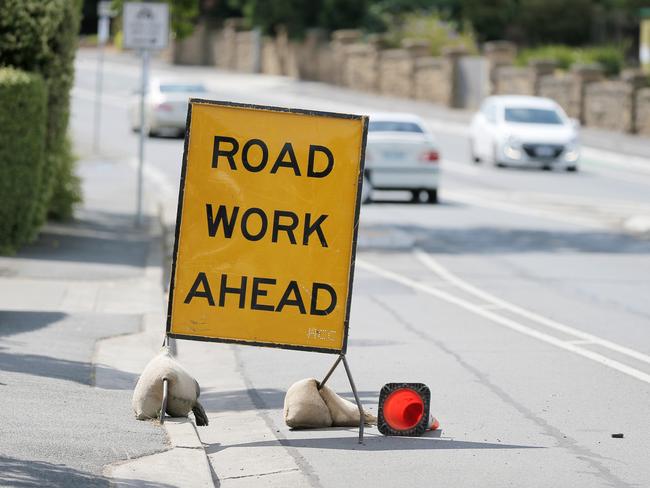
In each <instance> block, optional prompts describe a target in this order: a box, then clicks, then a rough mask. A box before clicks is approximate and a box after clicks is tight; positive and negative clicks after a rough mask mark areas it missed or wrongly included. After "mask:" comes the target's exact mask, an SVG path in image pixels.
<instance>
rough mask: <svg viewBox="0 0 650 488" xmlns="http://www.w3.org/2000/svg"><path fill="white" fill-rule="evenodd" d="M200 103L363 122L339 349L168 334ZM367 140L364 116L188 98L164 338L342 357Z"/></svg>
mask: <svg viewBox="0 0 650 488" xmlns="http://www.w3.org/2000/svg"><path fill="white" fill-rule="evenodd" d="M193 104H201V105H206V104H207V105H218V106H221V107H234V108H244V109H253V110H266V111H270V112H280V113H291V114H298V115H308V116H317V117H331V118H337V119H353V120H361V121H363V134H362V138H361V153H360V161H359V178H358V180H357V201H356V205H355V210H354V228H353V235H352V254H351V256H350V270H349V282H348V296H347V302H346V307H345V318H344V321H343V346H342V347H341V349H332V348H324V347H310V346H297V345H291V344H274V343H269V342H256V341H243V340H238V339H223V338H215V337H205V336H195V335H185V334H173V333H171V326H172V323H171V322H172V303H173V301H174V286H175V284H176V258H177V256H178V240H179V234H180V223H181V217H182V215H183V196H184V194H185V176H186V173H187V153H188V149H189V140H190V125H191V122H192V105H193ZM367 138H368V116H366V115H353V114H342V113H337V112H323V111H319V110H306V109H300V108H286V107H275V106H270V105H255V104H249V103H238V102H228V101H220V100H206V99H203V98H190V100H189V103H188V108H187V119H186V122H185V142H184V145H183V165H182V167H181V181H180V187H179V190H178V207H177V210H176V229H175V231H174V251H173V255H172V269H171V275H170V279H169V299H168V302H167V328H166V335H167V337H172V338H174V339H185V340H192V341H204V342H220V343H226V344H241V345H246V346H258V347H272V348H278V349H290V350H296V351H308V352H320V353H326V354H346V352H347V348H348V331H349V328H350V309H351V305H352V287H353V284H354V268H355V262H356V255H357V234H358V231H359V212H360V210H361V190H362V187H363V173H364V164H365V159H366V158H365V156H366V142H367Z"/></svg>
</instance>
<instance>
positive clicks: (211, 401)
mask: <svg viewBox="0 0 650 488" xmlns="http://www.w3.org/2000/svg"><path fill="white" fill-rule="evenodd" d="M286 393H287V392H286V391H284V390H279V389H276V388H255V389H253V390H230V391H209V390H207V391H202V392H201V403H202V404H203V406H204V407H205V409H206V410H208V411H212V412H223V411H241V410H250V409H251V408H253V407H252V406H251V403H253V405H254V408H255V409H257V410H282V408H284V396H285V395H286ZM337 393H339V395H341V396H342V397H344V398H346V399H347V400H349V401H351V402H354V396H353V395H352V392H342V393H341V392H337ZM358 393H359V397H360V399H361V402H362V403H363V404H365V405H366V406H368V405H372V404H376V403H377V400H378V399H379V392H378V391H359V392H358Z"/></svg>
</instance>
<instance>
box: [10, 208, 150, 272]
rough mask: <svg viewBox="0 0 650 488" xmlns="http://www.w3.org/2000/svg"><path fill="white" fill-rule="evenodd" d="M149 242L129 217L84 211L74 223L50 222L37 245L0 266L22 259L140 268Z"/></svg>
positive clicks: (25, 249) (29, 246)
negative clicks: (121, 265)
mask: <svg viewBox="0 0 650 488" xmlns="http://www.w3.org/2000/svg"><path fill="white" fill-rule="evenodd" d="M146 225H147V223H146V222H145V224H144V226H143V228H146ZM148 241H149V238H148V236H147V234H146V232H143V231H142V230H141V229H136V228H135V227H134V224H133V217H132V216H130V215H126V214H120V213H112V212H103V211H95V210H85V209H83V210H79V211H78V212H77V218H76V219H75V220H73V221H72V222H69V223H54V222H50V223H48V224H47V225H46V226H45V228H44V229H43V230H42V232H41V233H40V235H39V238H38V240H37V241H36V242H34V243H33V244H30V245H28V246H25V247H24V248H23V249H21V250H20V251H19V252H18V254H16V256H14V257H12V258H3V259H2V260H0V267H7V268H9V269H11V268H13V267H16V268H17V267H18V266H19V263H16V261H18V262H19V261H20V260H23V259H30V260H47V261H71V262H80V263H102V264H123V265H129V266H138V267H141V266H144V264H145V258H146V255H147V250H148ZM12 262H14V263H12ZM12 264H13V265H12ZM93 278H95V279H96V277H95V276H93Z"/></svg>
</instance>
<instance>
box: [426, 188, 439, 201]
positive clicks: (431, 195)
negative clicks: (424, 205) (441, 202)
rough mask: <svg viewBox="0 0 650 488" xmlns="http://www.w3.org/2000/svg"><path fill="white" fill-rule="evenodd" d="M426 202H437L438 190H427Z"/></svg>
mask: <svg viewBox="0 0 650 488" xmlns="http://www.w3.org/2000/svg"><path fill="white" fill-rule="evenodd" d="M427 202H428V203H438V190H427Z"/></svg>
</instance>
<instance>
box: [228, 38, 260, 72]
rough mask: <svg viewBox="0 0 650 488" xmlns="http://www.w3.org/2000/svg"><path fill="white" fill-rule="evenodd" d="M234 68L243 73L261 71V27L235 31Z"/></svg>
mask: <svg viewBox="0 0 650 488" xmlns="http://www.w3.org/2000/svg"><path fill="white" fill-rule="evenodd" d="M234 42H235V48H234V49H235V52H236V56H235V58H234V69H235V70H236V71H241V72H243V73H259V72H260V71H261V54H262V36H261V33H260V31H259V29H254V30H250V31H241V32H235V35H234Z"/></svg>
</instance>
